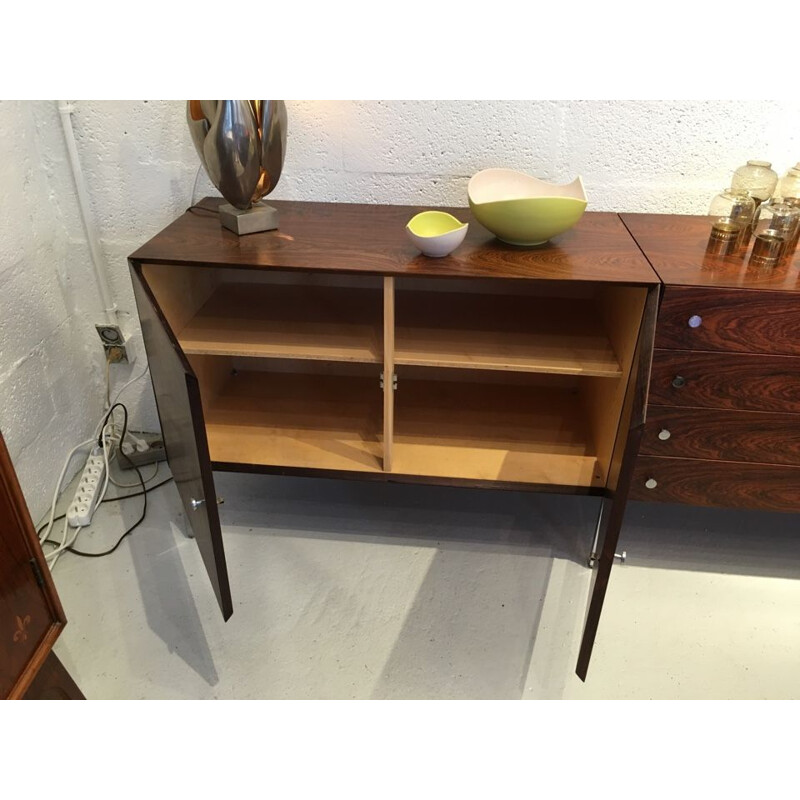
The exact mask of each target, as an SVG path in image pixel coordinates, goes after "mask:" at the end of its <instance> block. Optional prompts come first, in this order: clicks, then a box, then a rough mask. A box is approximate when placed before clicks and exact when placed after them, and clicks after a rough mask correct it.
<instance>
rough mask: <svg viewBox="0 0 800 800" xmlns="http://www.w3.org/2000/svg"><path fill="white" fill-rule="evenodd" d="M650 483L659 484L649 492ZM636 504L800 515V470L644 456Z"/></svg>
mask: <svg viewBox="0 0 800 800" xmlns="http://www.w3.org/2000/svg"><path fill="white" fill-rule="evenodd" d="M647 481H651V482H652V481H655V482H656V485H655V486H654V487H653V488H647V485H646V484H647ZM631 499H632V500H647V501H659V502H665V503H687V504H689V505H693V506H720V507H723V508H726V507H727V508H751V509H756V510H761V511H789V512H797V511H800V468H798V467H786V466H778V465H774V464H742V463H736V462H730V461H701V460H697V459H686V458H658V457H657V456H639V458H638V459H637V462H636V470H635V473H634V476H633V486H632V487H631Z"/></svg>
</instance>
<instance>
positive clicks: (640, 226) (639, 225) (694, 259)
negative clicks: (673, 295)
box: [620, 214, 800, 292]
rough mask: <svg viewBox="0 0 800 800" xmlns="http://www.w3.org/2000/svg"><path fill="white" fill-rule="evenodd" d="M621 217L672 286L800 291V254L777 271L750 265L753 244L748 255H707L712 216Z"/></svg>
mask: <svg viewBox="0 0 800 800" xmlns="http://www.w3.org/2000/svg"><path fill="white" fill-rule="evenodd" d="M620 217H621V219H622V221H623V222H624V223H625V225H626V226H627V228H628V230H629V231H630V232H631V234H632V235H633V238H634V239H635V240H636V241H637V242H638V244H639V246H640V247H641V248H642V252H643V253H644V254H645V256H647V258H648V260H649V261H650V264H651V265H652V266H653V269H654V270H655V271H656V272H657V273H658V276H659V277H660V278H661V280H662V281H663V282H664V284H665V285H667V286H670V285H673V286H674V285H678V286H719V287H727V288H738V289H772V290H780V291H791V292H800V275H799V273H800V256H798V254H797V253H795V255H794V256H793V257H792V258H790V259H789V260H788V262H786V263H785V264H782V265H779V266H776V267H774V268H773V269H767V270H764V269H754V268H752V267H750V266H749V264H748V261H749V259H750V250H751V249H752V246H751V247H750V248H748V250H747V253H746V254H745V255H743V256H742V255H739V256H711V255H708V254H707V253H706V245H707V244H708V236H709V233H710V232H711V222H710V219H709V217H704V216H680V215H676V214H621V215H620ZM798 252H800V248H799V249H798Z"/></svg>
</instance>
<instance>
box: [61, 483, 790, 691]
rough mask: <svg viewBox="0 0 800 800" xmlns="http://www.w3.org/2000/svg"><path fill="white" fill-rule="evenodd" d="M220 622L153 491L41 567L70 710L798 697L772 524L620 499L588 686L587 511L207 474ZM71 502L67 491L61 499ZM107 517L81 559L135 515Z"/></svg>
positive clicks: (502, 497)
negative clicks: (220, 702)
mask: <svg viewBox="0 0 800 800" xmlns="http://www.w3.org/2000/svg"><path fill="white" fill-rule="evenodd" d="M216 481H217V488H218V492H219V494H221V495H223V496H224V497H225V499H226V502H225V504H224V505H223V506H221V509H220V510H221V515H222V523H223V532H224V538H225V547H226V552H227V558H228V566H229V570H230V577H231V584H232V588H233V596H234V615H233V617H232V618H231V620H230V621H229V622H227V623H223V622H222V619H221V616H220V614H219V610H218V608H217V606H216V601H215V599H214V597H213V593H212V591H211V589H210V585H209V583H208V580H207V578H206V575H205V572H204V569H203V565H202V563H201V560H200V557H199V554H198V551H197V548H196V545H195V543H194V542H193V541H191V540H189V539H187V538H185V536H184V533H183V525H184V518H183V516H182V513H181V510H180V503H179V501H178V496H177V492H176V490H175V488H174V486H172V485H171V484H170V485H168V486H166V487H164V488H161V489H158V490H156V491H155V492H154V493H153V494H151V495H150V508H149V511H148V515H147V519H146V522H145V524H143V525H142V526H141V527H140V528H139V529H138V530H137V531H136V532H135V533H134V534H133V535H132V536H131V537H130V538H129V540H128V541H127V542H126V543H124V544H123V545H122V546H121V547H120V548H119V550H118V551H117V552H116V553H115V554H113V555H112V556H109V557H107V558H102V559H82V558H78V557H76V556H72V555H67V556H65V557H63V558H62V560H61V561H60V563H59V564H58V566H57V567H56V570H55V577H56V583H57V585H58V589H59V592H60V595H61V598H62V601H63V604H64V607H65V611H66V614H67V617H68V618H69V624H68V625H67V628H66V630H65V632H64V634H63V635H62V637H61V639H60V640H59V642H58V644H57V646H56V652H57V653H58V655H59V657H60V658H61V659H62V661H63V662H64V664H65V665H66V666H67V668H68V669H69V670H70V672H71V673H72V675H73V676H74V677H75V679H76V681H77V682H78V684H79V685H80V686H81V688H82V689H83V691H84V692H85V694H86V695H87V697H89V698H443V699H444V698H513V699H518V698H524V699H538V698H579V699H580V698H583V699H589V698H609V699H613V698H798V697H800V680H799V679H798V675H799V674H800V671H799V670H798V666H800V579H799V578H800V537H798V535H797V524H798V519H797V517H794V516H789V515H772V514H760V513H754V512H732V511H720V510H712V509H689V508H682V507H679V506H659V505H644V504H636V503H634V504H631V505H630V506H629V511H628V517H627V521H626V526H625V530H624V534H623V541H622V546H624V547H625V549H626V550H627V551H628V555H629V558H628V563H627V564H626V565H624V566H618V567H615V569H614V572H613V573H612V579H611V585H610V588H609V593H608V596H607V600H606V605H605V610H604V613H603V618H602V620H601V626H600V632H599V635H598V639H597V644H596V646H595V652H594V656H593V660H592V665H591V668H590V672H589V678H588V680H587V682H586V683H585V684H584V683H582V682H581V681H580V680H579V679H578V678H577V677H576V676H575V674H574V666H575V660H576V657H577V649H578V644H579V641H580V633H581V626H582V622H583V616H584V613H585V608H586V599H587V596H588V591H589V584H590V577H591V573H590V572H589V570H588V569H586V567H585V566H584V558H585V551H586V549H587V547H588V544H589V539H590V536H591V532H592V526H593V523H594V519H595V514H596V508H597V501H596V500H594V499H591V498H580V497H560V496H554V495H536V494H526V493H516V492H493V491H482V490H465V489H452V488H437V487H423V486H403V485H382V484H372V483H360V482H357V481H352V482H351V481H323V480H311V479H294V478H277V477H263V476H253V475H234V474H218V475H217V476H216ZM67 494H69V493H67ZM140 502H141V499H140V498H139V499H134V500H129V501H126V502H125V503H121V504H108V505H106V506H104V507H103V508H102V510H101V511H100V512H99V514H98V516H97V517H96V524H95V526H94V527H95V529H96V531H97V532H94V533H92V532H91V531H86V532H84V533H83V534H82V535H81V539H80V541H79V546H81V547H83V548H85V549H101V548H102V547H103V546H105V545H106V543H111V542H113V541H115V539H116V538H117V536H118V535H119V533H120V532H121V531H122V530H124V528H125V527H126V526H128V525H130V524H131V523H132V522H134V521H135V520H136V519H137V518H138V515H139V513H140V508H141V506H140Z"/></svg>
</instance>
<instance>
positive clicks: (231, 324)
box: [178, 283, 383, 364]
mask: <svg viewBox="0 0 800 800" xmlns="http://www.w3.org/2000/svg"><path fill="white" fill-rule="evenodd" d="M382 308H383V298H382V294H381V291H380V289H353V288H345V287H337V286H302V285H288V284H266V283H222V284H220V285H219V286H218V287H217V288H216V289H215V291H214V292H213V294H212V295H211V297H210V298H209V299H208V300H207V301H206V302H205V304H204V305H203V306H202V307H201V308H200V310H199V311H198V312H197V314H195V315H194V316H193V317H192V318H191V319H190V320H189V321H188V322H187V323H186V325H185V326H184V327H183V328H182V330H181V331H180V332H179V334H178V340H179V342H180V345H181V347H182V348H183V351H184V352H185V353H187V354H189V355H226V356H255V357H273V358H296V359H311V360H317V361H349V362H359V363H367V364H377V363H380V362H381V361H382V359H383V343H382V340H383V324H382Z"/></svg>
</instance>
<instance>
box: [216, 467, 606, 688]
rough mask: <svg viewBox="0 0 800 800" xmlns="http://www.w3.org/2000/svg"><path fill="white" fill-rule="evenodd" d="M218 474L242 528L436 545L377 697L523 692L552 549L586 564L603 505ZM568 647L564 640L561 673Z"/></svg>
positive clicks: (581, 597) (578, 598) (578, 597)
mask: <svg viewBox="0 0 800 800" xmlns="http://www.w3.org/2000/svg"><path fill="white" fill-rule="evenodd" d="M215 480H216V483H217V489H218V492H219V493H220V494H223V495H225V496H226V497H229V498H231V500H232V502H230V503H229V502H226V504H225V505H223V506H222V507H221V515H222V523H223V526H226V525H231V526H236V528H237V532H242V533H245V535H252V536H255V537H258V536H263V528H264V527H265V526H267V527H269V528H270V529H271V530H272V531H276V532H280V533H282V534H283V533H289V534H290V536H291V537H302V538H316V539H323V540H335V539H344V540H350V541H356V540H357V541H360V542H369V541H374V542H380V543H381V544H384V545H385V544H397V545H405V546H409V545H422V546H426V547H429V548H431V547H432V548H435V552H434V554H433V557H432V559H431V562H430V565H429V567H428V569H427V572H426V574H425V577H424V579H423V580H422V583H421V584H420V586H419V589H418V591H417V592H416V595H415V596H414V599H413V602H412V604H411V606H410V608H409V609H408V611H407V613H406V616H405V619H404V621H403V624H402V627H401V628H400V631H399V633H398V635H397V638H396V641H395V642H394V645H393V647H392V649H391V652H390V655H389V657H388V659H387V661H386V663H385V665H384V667H383V670H382V672H381V674H380V676H379V677H378V679H377V681H376V683H375V684H374V688H373V691H372V697H374V698H395V697H403V698H408V697H415V698H427V697H437V698H444V697H448V698H497V699H500V698H514V699H516V698H519V697H521V696H522V695H523V692H524V690H525V683H526V680H527V678H528V676H529V673H530V671H531V656H532V653H533V651H534V647H535V644H536V639H537V634H538V631H539V626H540V620H541V615H542V608H543V604H544V601H545V598H546V596H547V594H548V591H555V592H556V593H557V600H556V604H557V605H558V606H559V607H560V608H561V609H562V611H563V610H564V609H563V606H564V602H563V601H564V597H563V596H562V594H563V591H562V590H563V587H562V586H560V585H559V586H556V587H551V586H550V576H551V571H552V568H553V564H554V559H563V560H566V561H570V562H572V564H571V565H572V567H573V569H575V568H576V567H575V565H576V564H579V565H581V566H584V565H585V563H586V554H587V552H588V547H589V544H590V538H591V534H592V533H593V530H594V527H593V526H594V521H595V516H596V513H597V509H598V505H599V501H598V500H597V499H596V498H591V497H577V496H556V495H542V494H533V493H529V492H509V491H492V490H485V489H481V490H472V489H462V488H452V487H435V486H414V485H408V484H375V483H358V482H351V481H331V480H311V479H294V478H275V477H269V476H257V475H256V476H254V475H231V474H219V475H217V476H215ZM248 526H250V528H249V529H248ZM570 585H571V586H572V588H573V589H575V586H574V581H573V582H572V584H570ZM578 588H580V589H581V590H582V591H581V592H580V594H575V595H574V596H572V597H569V598H567V600H566V602H567V604H568V605H569V604H572V605H571V608H569V609H567V610H566V611H565V612H564V613H565V614H566V616H567V617H570V619H572V618H573V617H575V616H576V609H578V611H577V617H579V618H581V619H582V615H581V613H580V608H582V605H583V603H584V602H585V585H584V584H583V583H581V584H580V586H579V587H578ZM564 638H565V640H566V639H568V638H569V637H568V636H567V635H565V637H564ZM569 657H570V655H569V653H568V652H566V651H565V652H564V654H563V658H562V659H560V661H559V665H558V669H557V670H556V671H557V672H558V674H561V673H562V672H564V670H565V669H567V666H566V660H567V659H568V658H569ZM561 661H563V662H564V663H561ZM549 663H550V662H549V661H548V664H549ZM550 666H551V667H552V664H550ZM537 669H538V672H539V673H542V672H548V673H549V672H551V671H552V670H550V668H549V667H547V665H545V664H542V665H538V666H536V667H535V671H536V670H537ZM551 677H552V676H549V677H548V675H542V676H541V681H549V680H550V678H551Z"/></svg>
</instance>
